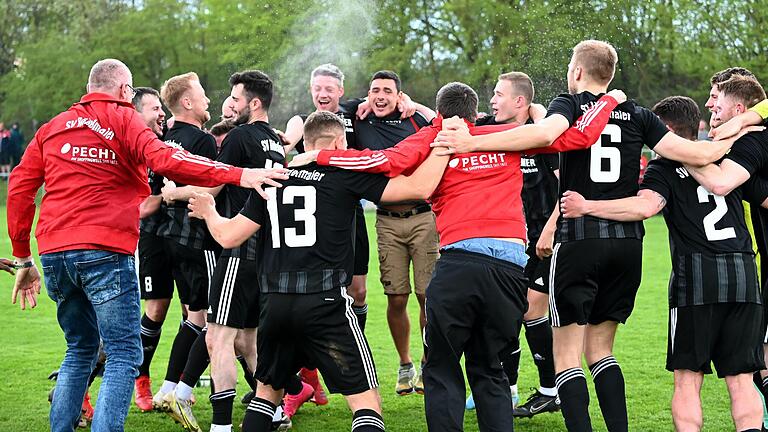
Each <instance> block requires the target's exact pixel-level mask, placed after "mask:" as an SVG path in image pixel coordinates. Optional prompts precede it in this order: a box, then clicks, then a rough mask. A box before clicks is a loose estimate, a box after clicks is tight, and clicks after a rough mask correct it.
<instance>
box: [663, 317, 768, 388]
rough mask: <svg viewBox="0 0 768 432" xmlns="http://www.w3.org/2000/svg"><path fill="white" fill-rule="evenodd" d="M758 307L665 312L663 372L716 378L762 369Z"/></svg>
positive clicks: (761, 330) (760, 318)
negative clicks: (666, 331)
mask: <svg viewBox="0 0 768 432" xmlns="http://www.w3.org/2000/svg"><path fill="white" fill-rule="evenodd" d="M762 315H763V307H762V305H759V304H755V303H713V304H705V305H699V306H682V307H676V308H672V309H670V310H669V337H668V338H667V370H669V371H674V370H675V369H685V370H690V371H694V372H703V373H705V374H711V373H712V367H711V363H714V365H715V369H716V370H717V376H718V377H720V378H723V377H726V376H733V375H739V374H743V373H752V372H755V371H758V370H761V369H765V364H764V362H763V346H762V342H763V339H762V338H763V329H762V326H761V325H760V322H761V320H762Z"/></svg>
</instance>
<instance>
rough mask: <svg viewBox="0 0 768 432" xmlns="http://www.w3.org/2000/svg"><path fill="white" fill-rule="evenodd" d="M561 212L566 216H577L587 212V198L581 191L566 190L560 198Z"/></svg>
mask: <svg viewBox="0 0 768 432" xmlns="http://www.w3.org/2000/svg"><path fill="white" fill-rule="evenodd" d="M560 214H561V215H563V217H564V218H569V219H572V218H577V217H582V216H584V215H585V214H587V200H585V199H584V197H583V196H581V194H580V193H578V192H574V191H565V193H564V194H563V197H562V198H560Z"/></svg>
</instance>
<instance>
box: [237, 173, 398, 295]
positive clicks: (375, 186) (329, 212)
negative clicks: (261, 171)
mask: <svg viewBox="0 0 768 432" xmlns="http://www.w3.org/2000/svg"><path fill="white" fill-rule="evenodd" d="M288 176H289V178H288V180H284V181H281V183H282V185H283V187H282V188H274V187H271V188H267V189H266V191H267V193H268V194H269V198H270V199H269V200H268V201H264V199H263V198H261V196H259V195H258V194H256V193H251V195H250V197H249V198H248V201H247V202H246V203H245V207H244V208H243V209H242V211H241V212H240V213H241V214H242V215H244V216H245V217H247V218H248V219H251V220H252V221H254V222H256V223H258V224H259V225H261V230H260V231H261V236H262V239H263V241H262V248H263V249H262V251H263V258H262V267H261V272H260V274H261V276H260V280H259V283H260V285H261V291H262V292H267V293H287V294H308V293H317V292H323V291H329V290H332V289H337V288H339V287H346V286H349V284H350V282H351V281H352V274H353V264H354V244H355V243H354V238H355V222H354V220H355V207H356V206H357V203H358V202H359V201H360V199H361V198H364V199H366V200H368V201H374V202H378V201H379V200H380V199H381V195H382V193H384V189H385V188H386V186H387V183H388V182H389V179H388V178H387V177H385V176H383V175H373V174H366V173H360V172H353V171H346V170H342V169H339V168H334V167H325V166H318V165H316V164H310V165H307V166H305V167H301V169H292V170H290V171H289V172H288Z"/></svg>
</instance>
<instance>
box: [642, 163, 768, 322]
mask: <svg viewBox="0 0 768 432" xmlns="http://www.w3.org/2000/svg"><path fill="white" fill-rule="evenodd" d="M765 185H766V183H764V182H758V181H755V180H750V181H748V182H747V183H745V184H744V185H742V187H740V188H738V189H736V190H734V191H733V192H731V193H730V194H728V195H727V196H724V197H723V196H719V195H714V194H712V193H711V192H709V191H708V190H707V189H706V188H704V187H703V186H701V185H699V183H697V182H696V180H694V179H693V177H692V176H691V175H690V174H689V173H688V171H687V170H686V169H685V168H684V167H683V165H682V164H680V163H679V162H675V161H672V160H667V159H657V160H653V161H651V162H650V163H649V164H648V169H647V170H646V171H645V176H644V178H643V183H642V185H641V186H640V188H642V189H650V190H652V191H654V192H656V193H658V194H659V195H661V196H663V197H664V199H666V201H667V204H666V206H665V207H664V210H663V215H664V220H665V221H666V223H667V227H668V228H669V247H670V252H671V257H672V276H671V278H670V283H669V305H670V307H678V306H694V305H702V304H708V303H726V302H747V303H760V292H759V289H758V286H759V284H758V283H757V271H756V268H755V260H754V252H753V251H752V240H751V237H750V235H749V231H748V230H747V225H746V222H745V221H744V207H743V205H742V202H741V201H742V198H744V199H748V200H750V201H755V202H762V201H763V200H764V199H765V198H766V197H768V188H766V187H765Z"/></svg>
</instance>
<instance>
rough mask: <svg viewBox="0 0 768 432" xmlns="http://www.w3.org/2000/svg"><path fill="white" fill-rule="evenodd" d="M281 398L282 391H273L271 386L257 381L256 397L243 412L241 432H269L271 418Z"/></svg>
mask: <svg viewBox="0 0 768 432" xmlns="http://www.w3.org/2000/svg"><path fill="white" fill-rule="evenodd" d="M282 398H283V391H282V390H275V389H274V388H272V386H271V385H269V384H264V383H263V382H258V381H257V384H256V395H255V396H254V398H253V399H252V400H251V402H250V403H249V404H248V408H246V410H245V417H244V418H243V427H242V431H243V432H269V431H271V430H272V429H271V428H272V418H273V417H274V416H275V410H276V409H277V405H278V404H279V403H280V400H281V399H282Z"/></svg>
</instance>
